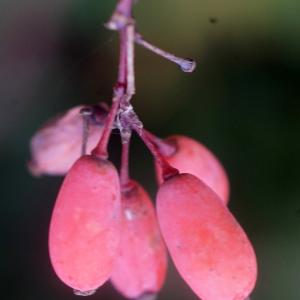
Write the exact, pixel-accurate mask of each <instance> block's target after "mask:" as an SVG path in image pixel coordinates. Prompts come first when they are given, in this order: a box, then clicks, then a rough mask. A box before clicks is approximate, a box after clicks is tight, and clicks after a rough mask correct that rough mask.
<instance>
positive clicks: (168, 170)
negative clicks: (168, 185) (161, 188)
mask: <svg viewBox="0 0 300 300" xmlns="http://www.w3.org/2000/svg"><path fill="white" fill-rule="evenodd" d="M135 131H136V132H137V134H138V135H139V136H140V138H141V139H142V141H143V142H144V143H145V145H146V146H147V148H148V149H149V150H150V152H151V153H152V155H153V157H154V158H155V160H156V161H157V162H158V164H159V165H160V167H161V169H162V174H163V178H164V180H167V179H168V178H170V177H172V176H174V175H177V174H179V171H178V170H177V169H175V168H173V167H172V166H170V164H169V163H168V162H167V161H166V159H165V158H164V157H163V155H162V154H161V153H160V151H159V149H158V148H157V147H156V146H155V144H154V143H153V142H152V141H151V136H149V133H148V132H147V131H146V130H144V129H143V130H135Z"/></svg>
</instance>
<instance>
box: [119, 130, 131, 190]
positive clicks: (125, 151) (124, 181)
mask: <svg viewBox="0 0 300 300" xmlns="http://www.w3.org/2000/svg"><path fill="white" fill-rule="evenodd" d="M130 138H131V134H130V136H129V137H127V138H126V142H124V141H122V156H121V169H120V181H121V187H122V189H126V187H127V186H128V184H129V182H130V176H129V149H130Z"/></svg>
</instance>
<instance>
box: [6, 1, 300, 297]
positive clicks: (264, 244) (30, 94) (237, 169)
mask: <svg viewBox="0 0 300 300" xmlns="http://www.w3.org/2000/svg"><path fill="white" fill-rule="evenodd" d="M115 3H116V1H111V0H89V1H86V0H72V1H71V0H39V1H37V0H0V39H1V41H0V101H1V110H0V116H1V117H0V122H1V125H0V144H1V148H0V152H1V160H0V165H1V218H0V222H1V223H0V224H1V227H0V228H1V247H0V261H1V262H0V268H1V277H2V278H1V285H2V287H1V294H2V296H1V297H2V299H14V300H18V299H22V300H25V299H26V300H27V299H31V300H33V299H45V300H46V299H56V300H60V299H64V300H72V299H78V297H77V296H75V295H73V294H72V291H71V290H70V289H69V288H67V287H66V286H65V285H64V284H62V283H61V282H60V281H59V280H58V279H57V277H56V276H55V274H54V272H53V270H52V268H51V265H50V262H49V258H48V250H47V235H48V225H49V220H50V215H51V210H52V207H53V204H54V200H55V197H56V194H57V191H58V189H59V186H60V184H61V181H62V178H59V177H42V178H33V177H32V176H31V175H30V174H29V173H28V171H27V169H26V162H27V161H28V159H29V158H30V153H29V141H30V138H31V136H32V135H33V133H34V132H35V131H36V130H37V129H38V128H39V127H40V126H41V125H42V124H43V123H44V122H45V121H46V120H47V119H48V118H49V117H52V116H53V115H55V114H56V113H58V112H61V111H63V110H65V109H67V108H70V107H72V106H74V105H76V104H81V103H96V102H98V101H107V102H108V103H109V101H110V97H111V93H112V86H113V84H114V81H115V78H116V74H117V61H118V40H117V34H116V33H114V32H110V31H108V30H106V29H105V28H104V27H103V24H104V22H105V21H106V20H107V19H108V17H109V16H110V14H111V12H112V11H113V8H114V5H115ZM299 12H300V2H299V0H285V1H283V0H253V1H241V0H227V1H224V0H164V1H161V0H140V1H139V2H138V3H137V5H136V7H135V16H136V19H137V22H138V28H139V31H140V32H141V33H142V34H143V35H144V37H145V38H146V39H148V40H150V41H151V42H153V43H154V44H156V45H158V46H160V47H162V48H165V49H167V50H169V51H171V52H173V53H175V54H177V55H179V56H186V57H192V58H194V59H196V60H197V62H198V68H197V70H196V71H195V72H194V73H192V74H185V73H182V72H180V70H179V69H178V68H177V67H176V66H174V65H173V64H171V63H169V62H168V61H165V60H163V59H162V58H160V57H157V56H155V55H153V54H152V53H149V52H148V51H147V50H144V49H141V48H139V47H137V53H136V75H137V79H136V80H137V94H136V96H135V97H134V100H133V102H134V105H135V108H136V112H137V113H138V114H139V116H140V117H141V119H142V120H143V121H144V124H145V126H146V127H147V128H148V129H150V130H151V131H153V132H155V133H156V134H158V135H159V136H167V135H170V134H174V133H181V134H185V135H189V136H191V137H194V138H196V139H198V140H199V141H201V142H202V143H204V144H205V145H206V146H208V147H209V148H210V149H211V150H212V151H213V152H214V153H215V154H216V155H217V156H218V157H219V158H220V160H221V161H222V162H223V164H224V166H225V167H226V169H227V171H228V174H229V176H230V181H231V200H230V209H231V210H232V212H233V213H234V215H235V216H236V218H237V219H238V220H239V222H240V223H241V224H242V226H243V227H244V228H245V231H246V232H247V233H248V235H249V237H250V239H251V240H252V242H253V245H254V248H255V249H256V253H257V257H258V263H259V278H258V282H257V286H256V288H255V290H254V292H253V295H252V297H251V300H283V299H287V300H299V299H300V289H299V280H300V256H299V255H300V172H299V167H300V158H299V153H300V142H299V132H300V99H299V96H300V89H299V85H300V81H299V79H300V76H299V75H300V34H299V33H300V18H299ZM117 145H118V136H117V135H114V137H113V141H112V144H111V153H112V155H111V157H112V159H113V160H114V162H115V163H116V164H118V159H117V157H118V155H119V150H120V149H119V148H118V146H117ZM131 172H132V176H133V177H134V178H136V179H138V180H140V181H141V182H142V183H143V185H144V186H145V187H146V188H147V190H148V191H149V192H150V194H151V195H152V196H154V195H155V191H156V185H155V180H154V174H153V168H152V160H151V156H150V155H149V153H148V151H147V150H146V149H145V147H144V146H143V144H142V143H141V142H140V141H139V140H138V139H137V138H135V139H134V142H133V146H132V153H131ZM89 299H91V300H93V299H123V298H122V297H121V296H120V295H118V294H117V292H115V291H114V290H113V289H112V288H111V286H110V285H109V284H106V285H105V286H104V287H102V288H100V289H99V291H98V292H97V293H96V294H95V295H94V296H91V297H90V298H89ZM158 299H165V300H167V299H170V300H171V299H172V300H177V299H178V300H179V299H188V300H193V299H194V300H195V299H197V297H196V296H195V295H194V294H193V293H192V292H191V290H190V289H189V288H188V287H187V286H186V285H185V283H184V282H183V281H182V280H181V278H180V277H179V275H178V274H177V272H176V271H175V270H174V268H173V266H172V264H171V263H170V270H169V274H168V277H167V282H166V284H165V286H164V288H163V290H162V292H161V294H160V295H159V297H158Z"/></svg>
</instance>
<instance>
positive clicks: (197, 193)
mask: <svg viewBox="0 0 300 300" xmlns="http://www.w3.org/2000/svg"><path fill="white" fill-rule="evenodd" d="M157 216H158V221H159V224H160V228H161V232H162V235H163V237H164V240H165V242H166V245H167V248H168V250H169V251H170V254H171V257H172V259H173V261H174V264H175V266H176V268H177V270H178V271H179V273H180V274H181V276H182V278H183V279H184V280H185V281H186V283H187V284H188V285H189V286H190V287H191V288H192V290H193V291H194V292H195V293H196V294H197V295H198V296H199V298H201V299H202V300H244V299H246V298H247V297H248V296H249V294H250V293H251V291H252V289H253V288H254V285H255V282H256V276H257V265H256V257H255V253H254V251H253V248H252V246H251V243H250V241H249V240H248V238H247V236H246V234H245V232H244V231H243V229H242V228H241V227H240V225H239V224H238V223H237V221H236V220H235V218H234V217H233V216H232V214H231V213H230V212H229V210H228V209H227V207H226V206H225V205H223V203H222V201H221V199H220V198H219V197H218V196H217V194H216V193H215V192H213V191H212V190H211V189H210V188H209V187H208V186H207V185H206V184H204V183H203V182H202V181H201V180H199V179H198V178H197V177H195V176H193V175H190V174H179V175H176V176H174V177H172V178H170V179H169V180H167V181H165V182H164V183H163V184H162V185H161V187H160V188H159V191H158V195H157Z"/></svg>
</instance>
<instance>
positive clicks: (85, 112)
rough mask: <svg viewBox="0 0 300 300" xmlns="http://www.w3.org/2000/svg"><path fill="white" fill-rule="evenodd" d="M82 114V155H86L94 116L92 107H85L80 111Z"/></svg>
mask: <svg viewBox="0 0 300 300" xmlns="http://www.w3.org/2000/svg"><path fill="white" fill-rule="evenodd" d="M80 114H81V117H82V123H83V126H82V144H81V155H85V154H86V147H87V142H88V137H89V129H90V117H91V115H92V114H93V111H92V109H91V108H90V107H84V108H82V109H81V110H80Z"/></svg>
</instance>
